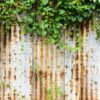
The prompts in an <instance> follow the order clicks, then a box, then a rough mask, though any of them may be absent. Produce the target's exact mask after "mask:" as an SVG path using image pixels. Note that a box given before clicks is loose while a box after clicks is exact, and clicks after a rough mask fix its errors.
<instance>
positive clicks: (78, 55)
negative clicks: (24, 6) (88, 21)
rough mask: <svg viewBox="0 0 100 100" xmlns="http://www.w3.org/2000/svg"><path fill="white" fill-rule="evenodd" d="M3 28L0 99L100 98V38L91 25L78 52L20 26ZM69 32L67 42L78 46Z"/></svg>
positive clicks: (64, 38) (84, 33) (71, 99)
mask: <svg viewBox="0 0 100 100" xmlns="http://www.w3.org/2000/svg"><path fill="white" fill-rule="evenodd" d="M0 32H1V34H0V100H100V78H99V77H100V41H99V40H96V39H95V37H96V36H95V35H96V34H95V32H93V31H92V29H91V26H90V27H84V28H83V29H82V31H81V33H82V47H81V49H80V50H79V51H78V52H70V51H68V50H63V49H57V48H56V47H55V46H54V45H47V44H45V43H44V42H43V40H42V39H41V38H40V37H36V36H34V37H32V36H31V35H30V34H27V35H22V34H21V30H20V28H19V27H18V26H13V27H12V29H11V32H9V34H6V31H5V29H4V27H1V28H0ZM66 33H67V32H66ZM66 33H65V35H64V37H63V40H64V42H65V43H66V44H68V45H70V46H72V47H76V40H75V38H74V37H73V38H72V37H70V36H69V35H67V34H66ZM32 76H33V77H32ZM55 87H56V89H58V90H61V91H62V92H63V94H61V95H60V93H59V92H57V91H56V92H55V89H53V88H55ZM51 92H52V93H51Z"/></svg>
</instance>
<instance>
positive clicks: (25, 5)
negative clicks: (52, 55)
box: [0, 0, 100, 43]
mask: <svg viewBox="0 0 100 100" xmlns="http://www.w3.org/2000/svg"><path fill="white" fill-rule="evenodd" d="M99 11H100V0H5V1H4V2H0V23H1V24H6V25H7V26H10V25H12V24H13V23H17V24H19V25H21V27H22V28H23V30H24V32H23V33H35V34H38V35H40V36H43V37H46V38H49V40H50V41H51V43H57V42H58V41H59V39H60V37H61V35H62V33H63V32H62V29H66V28H67V27H72V26H73V25H80V24H81V23H82V22H83V21H85V20H89V19H91V18H92V17H93V16H94V13H96V12H99Z"/></svg>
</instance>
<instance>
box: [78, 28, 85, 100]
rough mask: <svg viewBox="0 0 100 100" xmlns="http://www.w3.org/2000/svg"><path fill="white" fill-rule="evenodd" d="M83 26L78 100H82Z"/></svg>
mask: <svg viewBox="0 0 100 100" xmlns="http://www.w3.org/2000/svg"><path fill="white" fill-rule="evenodd" d="M83 33H84V31H83V26H82V28H81V35H82V46H81V50H80V67H81V68H80V97H79V99H80V100H83V86H84V84H83V71H84V68H83V67H84V66H83Z"/></svg>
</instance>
